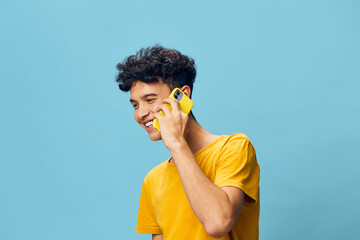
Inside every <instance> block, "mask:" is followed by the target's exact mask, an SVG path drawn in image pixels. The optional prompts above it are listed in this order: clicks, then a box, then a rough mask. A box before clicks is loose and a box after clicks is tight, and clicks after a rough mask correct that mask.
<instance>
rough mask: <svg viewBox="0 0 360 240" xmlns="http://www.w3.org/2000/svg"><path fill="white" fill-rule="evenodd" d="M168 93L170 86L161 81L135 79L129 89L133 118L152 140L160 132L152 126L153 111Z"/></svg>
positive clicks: (159, 136)
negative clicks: (149, 81) (151, 81)
mask: <svg viewBox="0 0 360 240" xmlns="http://www.w3.org/2000/svg"><path fill="white" fill-rule="evenodd" d="M169 95H170V88H169V86H168V85H166V84H165V83H163V82H162V81H158V82H155V83H144V82H141V81H136V82H134V83H133V85H132V87H131V89H130V102H131V104H132V105H133V107H134V110H135V111H134V117H135V120H136V121H137V122H138V123H139V124H140V126H141V127H143V128H144V129H145V130H146V131H147V132H148V134H149V137H150V139H151V140H152V141H157V140H160V139H161V135H160V133H159V132H158V131H156V129H154V127H153V126H152V121H153V120H154V118H155V117H154V116H153V113H154V112H156V110H157V107H158V106H160V105H162V104H163V102H162V100H163V99H164V98H168V97H169Z"/></svg>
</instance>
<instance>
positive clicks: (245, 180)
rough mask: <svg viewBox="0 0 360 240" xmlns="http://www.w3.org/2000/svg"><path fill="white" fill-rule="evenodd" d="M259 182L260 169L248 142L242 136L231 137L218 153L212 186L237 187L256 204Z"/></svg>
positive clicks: (253, 150)
mask: <svg viewBox="0 0 360 240" xmlns="http://www.w3.org/2000/svg"><path fill="white" fill-rule="evenodd" d="M259 180H260V168H259V165H258V163H257V160H256V154H255V149H254V147H253V145H252V144H251V142H250V140H249V139H248V138H247V137H246V136H243V135H235V136H231V137H230V138H229V140H228V141H227V142H226V143H225V145H224V146H223V148H222V150H221V152H220V157H219V160H218V162H217V165H216V176H215V181H214V184H215V185H216V186H218V187H226V186H233V187H238V188H240V189H241V190H242V191H243V192H244V193H245V194H246V195H247V196H249V197H250V198H251V199H252V200H253V201H251V202H255V203H256V202H257V201H258V198H259Z"/></svg>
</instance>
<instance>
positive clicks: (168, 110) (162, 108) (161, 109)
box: [157, 104, 171, 115]
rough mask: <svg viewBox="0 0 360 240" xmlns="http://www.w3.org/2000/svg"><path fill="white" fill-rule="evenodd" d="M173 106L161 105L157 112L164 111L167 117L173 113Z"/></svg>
mask: <svg viewBox="0 0 360 240" xmlns="http://www.w3.org/2000/svg"><path fill="white" fill-rule="evenodd" d="M170 108H171V106H170V105H167V104H162V105H160V106H159V107H158V108H157V111H158V112H159V111H163V113H164V114H165V115H169V114H170V111H171V109H170Z"/></svg>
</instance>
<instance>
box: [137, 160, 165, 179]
mask: <svg viewBox="0 0 360 240" xmlns="http://www.w3.org/2000/svg"><path fill="white" fill-rule="evenodd" d="M168 164H171V163H169V159H168V160H166V161H163V162H162V163H160V164H159V165H157V166H155V167H154V168H153V169H151V170H150V171H149V172H148V174H147V175H146V176H145V179H144V180H145V181H149V180H152V179H154V178H158V177H159V176H163V174H164V171H166V168H167V165H168Z"/></svg>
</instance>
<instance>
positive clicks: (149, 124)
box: [145, 121, 153, 128]
mask: <svg viewBox="0 0 360 240" xmlns="http://www.w3.org/2000/svg"><path fill="white" fill-rule="evenodd" d="M152 123H153V121H149V122H147V123H145V126H146V127H148V128H149V127H151V126H152Z"/></svg>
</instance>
